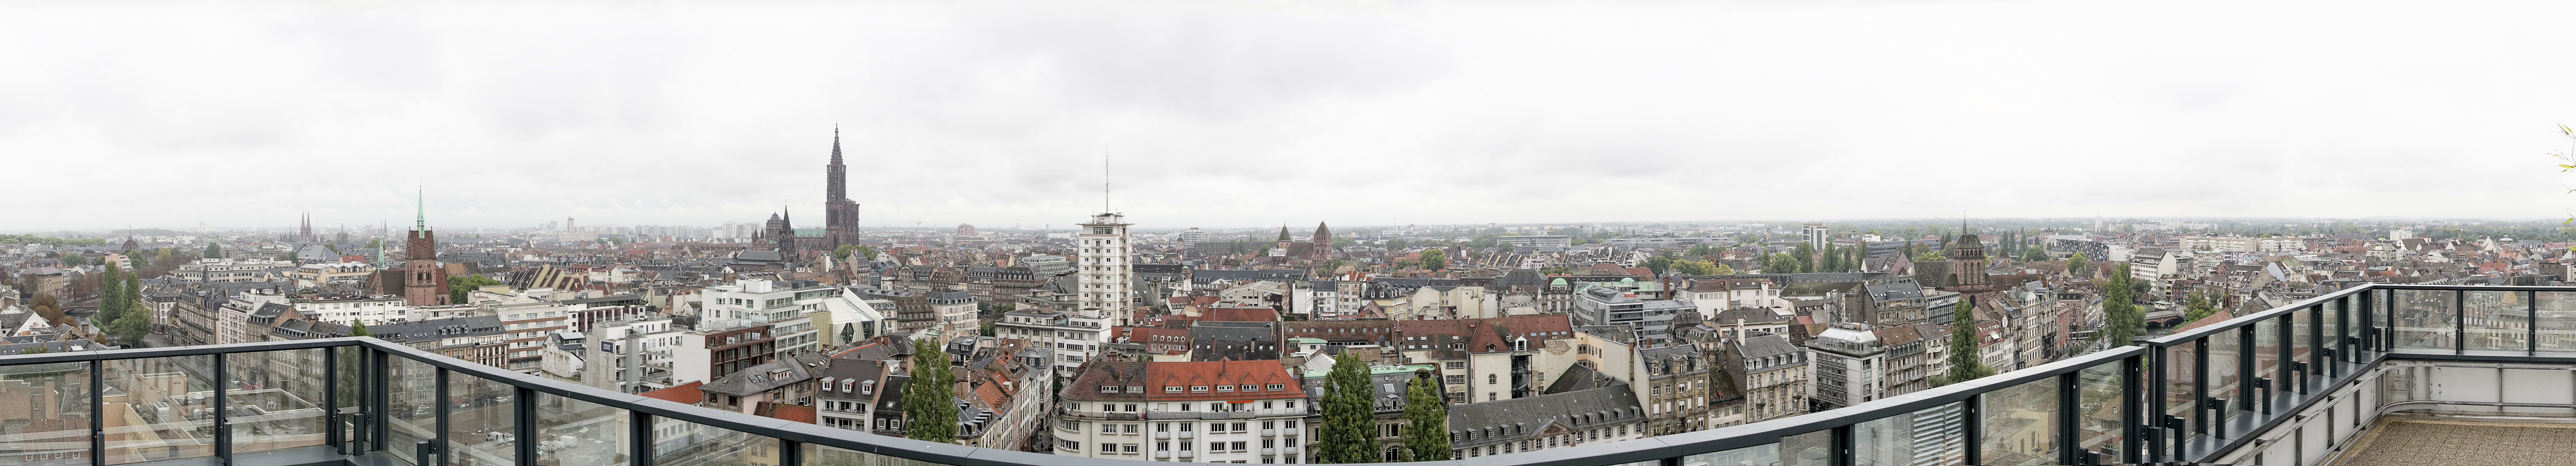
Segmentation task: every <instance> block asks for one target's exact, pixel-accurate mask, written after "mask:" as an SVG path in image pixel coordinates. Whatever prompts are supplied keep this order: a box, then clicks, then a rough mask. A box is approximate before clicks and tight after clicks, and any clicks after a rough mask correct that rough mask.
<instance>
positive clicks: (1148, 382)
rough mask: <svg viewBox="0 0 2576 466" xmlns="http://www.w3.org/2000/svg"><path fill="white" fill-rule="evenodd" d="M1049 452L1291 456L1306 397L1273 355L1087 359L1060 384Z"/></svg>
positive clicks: (1297, 456) (1210, 459)
mask: <svg viewBox="0 0 2576 466" xmlns="http://www.w3.org/2000/svg"><path fill="white" fill-rule="evenodd" d="M1060 393H1062V395H1061V408H1062V409H1060V410H1058V411H1057V413H1058V414H1057V415H1056V416H1055V417H1054V419H1052V422H1053V424H1054V425H1053V427H1054V430H1053V432H1051V434H1052V435H1053V436H1054V438H1055V439H1056V444H1055V446H1054V450H1055V454H1057V455H1066V456H1085V457H1092V458H1119V459H1130V460H1139V461H1186V462H1200V463H1278V464H1297V463H1299V462H1300V461H1303V460H1304V459H1305V458H1307V457H1308V456H1306V455H1305V450H1304V439H1309V438H1313V436H1312V435H1309V434H1308V432H1309V431H1308V429H1310V428H1311V427H1312V426H1311V425H1309V423H1307V422H1306V416H1307V414H1308V413H1309V411H1310V410H1312V409H1313V408H1314V407H1313V406H1311V404H1310V403H1308V402H1307V396H1308V392H1307V391H1306V390H1305V388H1304V387H1302V386H1300V385H1299V383H1298V381H1297V379H1296V378H1294V377H1290V376H1289V374H1288V371H1287V369H1285V368H1282V367H1281V366H1280V365H1279V363H1278V362H1277V361H1209V362H1117V361H1104V362H1096V363H1093V364H1091V365H1089V366H1086V367H1084V369H1083V371H1082V373H1081V374H1080V375H1079V376H1076V377H1075V378H1074V379H1073V382H1071V383H1070V384H1069V385H1066V386H1065V387H1064V389H1063V390H1062V391H1061V392H1060Z"/></svg>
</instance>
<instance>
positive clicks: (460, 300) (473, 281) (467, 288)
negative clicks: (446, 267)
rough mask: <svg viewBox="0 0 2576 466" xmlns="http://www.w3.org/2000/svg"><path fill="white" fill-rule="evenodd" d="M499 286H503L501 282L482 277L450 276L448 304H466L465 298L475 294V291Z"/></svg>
mask: <svg viewBox="0 0 2576 466" xmlns="http://www.w3.org/2000/svg"><path fill="white" fill-rule="evenodd" d="M499 284H501V281H500V280H493V279H491V278H488V277H484V276H482V275H462V276H449V277H447V302H448V303H449V304H465V297H466V296H467V295H470V294H473V293H474V289H476V288H482V287H486V286H492V285H499Z"/></svg>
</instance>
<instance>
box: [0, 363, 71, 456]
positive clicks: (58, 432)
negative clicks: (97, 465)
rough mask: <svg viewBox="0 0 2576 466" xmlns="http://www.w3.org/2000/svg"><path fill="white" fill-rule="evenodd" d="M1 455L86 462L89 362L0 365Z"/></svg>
mask: <svg viewBox="0 0 2576 466" xmlns="http://www.w3.org/2000/svg"><path fill="white" fill-rule="evenodd" d="M0 400H8V402H9V404H10V407H11V408H13V409H9V410H7V411H6V412H0V425H5V426H10V427H11V428H10V429H9V431H8V434H9V435H7V436H0V455H9V457H12V458H17V459H18V462H17V463H16V464H66V465H68V464H82V465H86V464H89V408H90V403H89V363H86V362H64V363H50V364H22V365H15V366H0Z"/></svg>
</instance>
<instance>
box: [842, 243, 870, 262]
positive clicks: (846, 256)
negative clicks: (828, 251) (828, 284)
mask: <svg viewBox="0 0 2576 466" xmlns="http://www.w3.org/2000/svg"><path fill="white" fill-rule="evenodd" d="M851 251H858V255H855V256H854V255H851V254H850V252H851ZM832 257H833V258H834V260H842V261H854V262H865V261H869V260H874V259H875V258H876V257H877V248H872V247H867V246H861V245H856V244H844V245H841V247H838V248H833V249H832Z"/></svg>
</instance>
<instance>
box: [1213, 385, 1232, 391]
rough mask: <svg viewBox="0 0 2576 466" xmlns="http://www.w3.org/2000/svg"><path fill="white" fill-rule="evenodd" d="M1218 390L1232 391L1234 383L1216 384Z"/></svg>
mask: <svg viewBox="0 0 2576 466" xmlns="http://www.w3.org/2000/svg"><path fill="white" fill-rule="evenodd" d="M1216 391H1219V392H1231V391H1234V386H1233V385H1218V386H1216Z"/></svg>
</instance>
